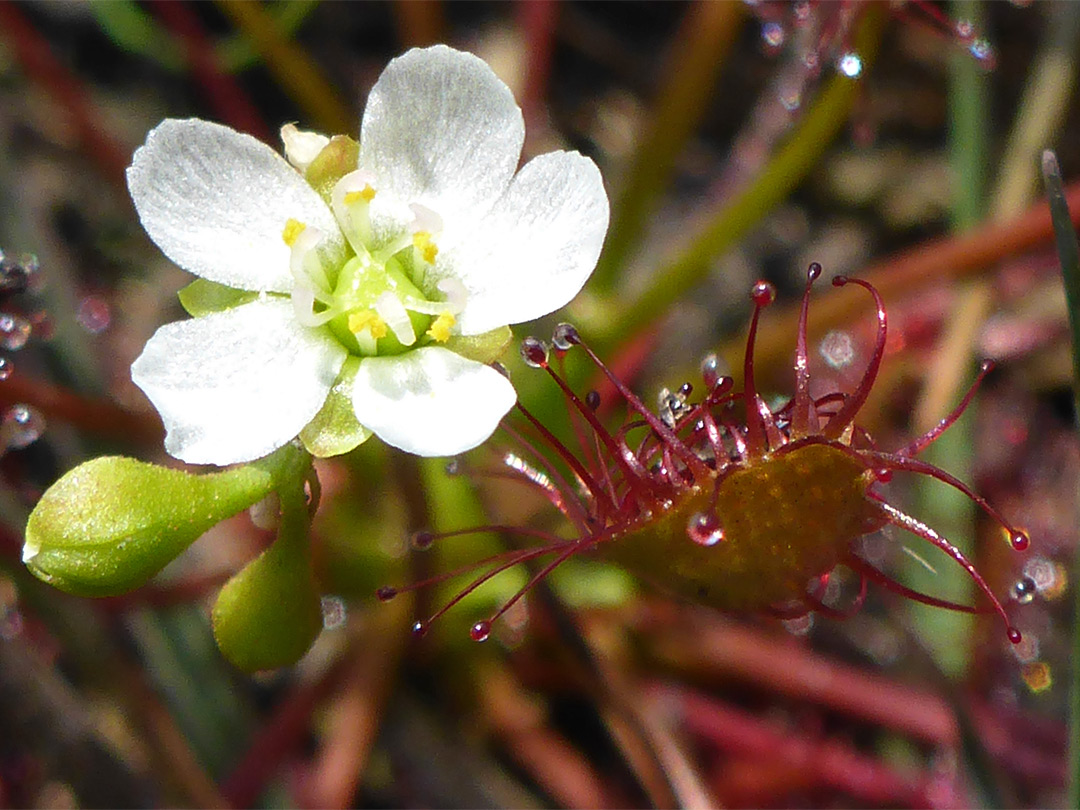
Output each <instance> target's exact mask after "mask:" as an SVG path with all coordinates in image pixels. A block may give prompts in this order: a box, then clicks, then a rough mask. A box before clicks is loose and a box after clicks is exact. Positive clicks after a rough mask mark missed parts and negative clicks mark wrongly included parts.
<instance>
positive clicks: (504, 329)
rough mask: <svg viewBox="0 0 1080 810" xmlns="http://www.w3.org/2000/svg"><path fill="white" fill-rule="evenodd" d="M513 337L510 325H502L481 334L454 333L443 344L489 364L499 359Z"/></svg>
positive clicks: (479, 361)
mask: <svg viewBox="0 0 1080 810" xmlns="http://www.w3.org/2000/svg"><path fill="white" fill-rule="evenodd" d="M513 339H514V333H513V332H511V331H510V327H509V326H500V327H498V328H497V329H492V330H491V331H490V332H484V333H482V334H479V335H452V336H451V337H450V339H449V340H448V341H446V343H443V344H441V345H442V346H443V347H444V348H447V349H449V350H450V351H452V352H455V353H456V354H460V355H461V356H462V357H467V358H468V359H470V360H475V361H476V362H477V363H484V364H487V363H491V362H494V361H495V360H498V359H499V357H501V356H502V353H503V352H504V351H506V347H507V346H509V345H510V341H512V340H513Z"/></svg>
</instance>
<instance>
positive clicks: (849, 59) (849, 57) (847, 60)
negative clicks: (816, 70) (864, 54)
mask: <svg viewBox="0 0 1080 810" xmlns="http://www.w3.org/2000/svg"><path fill="white" fill-rule="evenodd" d="M862 68H863V65H862V59H860V58H859V55H858V54H857V53H855V52H854V51H848V52H847V53H844V54H841V55H840V58H839V59H837V60H836V69H837V70H838V71H840V73H841V74H843V75H844V76H847V77H848V78H849V79H857V78H859V76H860V74H862Z"/></svg>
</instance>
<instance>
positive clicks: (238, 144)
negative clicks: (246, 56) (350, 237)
mask: <svg viewBox="0 0 1080 810" xmlns="http://www.w3.org/2000/svg"><path fill="white" fill-rule="evenodd" d="M127 181H128V188H129V189H130V191H131V198H132V200H134V202H135V208H136V210H138V212H139V219H140V220H142V224H143V227H144V228H146V232H147V233H148V234H150V238H151V239H153V240H154V241H155V242H156V243H157V245H158V247H159V248H161V250H162V251H163V252H164V253H165V255H166V256H168V257H169V258H170V259H172V260H173V261H174V262H176V263H177V264H178V265H180V266H181V267H183V268H184V269H185V270H187V271H189V272H191V273H194V274H195V275H198V276H202V277H203V278H207V279H210V280H211V281H217V282H220V283H221V284H227V285H228V286H230V287H237V288H239V289H242V290H257V291H259V290H269V291H273V292H288V290H289V289H290V288H291V286H292V278H291V275H290V273H289V248H288V246H287V245H286V244H285V242H284V240H283V239H282V238H281V232H282V230H283V229H284V228H285V223H286V222H287V221H288V220H289V218H290V217H291V218H293V219H296V220H299V221H300V222H303V223H304V224H305V225H312V226H315V227H316V228H318V229H319V230H321V231H323V232H324V233H326V234H327V235H328V239H329V240H330V243H331V245H332V246H334V245H336V250H337V251H338V253H339V254H340V253H341V252H342V251H343V250H344V242H343V240H342V239H341V236H340V231H339V229H338V226H337V222H336V221H335V220H334V215H333V214H332V213H330V209H329V207H327V205H326V203H324V202H323V201H322V198H321V197H319V195H318V194H317V193H316V192H315V190H314V189H313V188H311V186H309V185H308V184H307V182H306V181H305V180H304V178H303V177H302V176H301V175H300V173H299V172H297V171H296V169H294V168H293V167H292V166H290V165H289V164H288V163H286V162H285V160H284V158H282V157H281V156H280V155H278V154H277V152H275V151H274V150H273V149H271V148H270V147H269V146H267V145H266V144H264V143H261V142H260V141H257V140H256V139H255V138H252V137H251V136H250V135H243V134H241V133H239V132H235V131H234V130H231V129H229V128H228V127H223V126H221V125H220V124H213V123H210V122H209V121H200V120H199V119H196V118H192V119H187V120H184V121H178V120H174V119H167V120H165V121H162V122H161V123H160V124H159V125H158V126H157V127H155V128H154V129H153V130H152V131H151V132H150V134H149V135H147V136H146V143H145V144H143V145H142V146H140V147H139V148H138V149H137V150H135V157H134V158H133V159H132V163H131V166H130V167H129V168H128V170H127Z"/></svg>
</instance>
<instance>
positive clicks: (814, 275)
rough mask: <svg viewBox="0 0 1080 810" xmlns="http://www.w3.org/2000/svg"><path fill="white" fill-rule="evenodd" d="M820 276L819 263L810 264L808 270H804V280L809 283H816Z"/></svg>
mask: <svg viewBox="0 0 1080 810" xmlns="http://www.w3.org/2000/svg"><path fill="white" fill-rule="evenodd" d="M820 276H821V263H820V262H810V266H809V267H808V268H806V279H807V281H811V282H813V281H817V280H818V278H819V277H820Z"/></svg>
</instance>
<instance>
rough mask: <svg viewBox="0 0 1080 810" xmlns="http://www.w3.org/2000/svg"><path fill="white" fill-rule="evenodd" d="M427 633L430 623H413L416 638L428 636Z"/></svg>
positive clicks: (413, 632)
mask: <svg viewBox="0 0 1080 810" xmlns="http://www.w3.org/2000/svg"><path fill="white" fill-rule="evenodd" d="M427 632H428V623H427V622H422V621H419V620H417V621H415V622H413V626H412V634H413V635H414V636H416V637H417V638H423V637H424V636H426V635H427Z"/></svg>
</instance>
